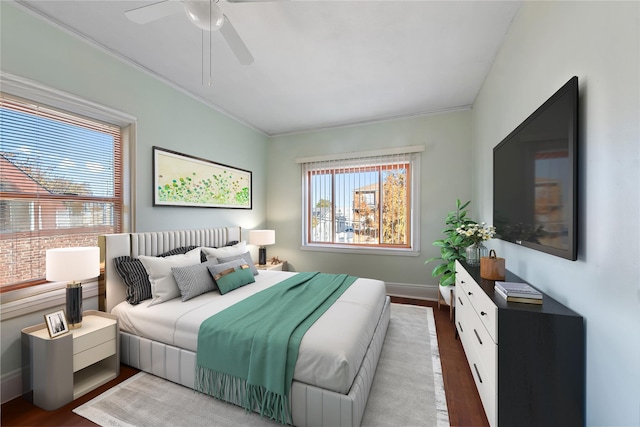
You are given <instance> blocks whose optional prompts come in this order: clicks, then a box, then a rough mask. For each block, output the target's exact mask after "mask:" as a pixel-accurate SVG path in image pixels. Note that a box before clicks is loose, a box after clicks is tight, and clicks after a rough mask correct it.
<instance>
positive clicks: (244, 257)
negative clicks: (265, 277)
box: [218, 252, 258, 276]
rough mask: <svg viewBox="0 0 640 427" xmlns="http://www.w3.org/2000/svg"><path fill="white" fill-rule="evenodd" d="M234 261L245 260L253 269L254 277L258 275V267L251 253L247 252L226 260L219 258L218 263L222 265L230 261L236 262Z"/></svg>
mask: <svg viewBox="0 0 640 427" xmlns="http://www.w3.org/2000/svg"><path fill="white" fill-rule="evenodd" d="M234 260H243V261H244V262H245V263H246V264H247V265H248V266H249V267H250V268H251V272H252V273H253V275H254V276H257V275H258V269H257V268H256V265H255V264H254V263H253V260H252V259H251V253H250V252H245V253H243V254H242V255H234V256H229V257H224V258H218V261H219V262H220V264H222V263H225V262H229V261H234Z"/></svg>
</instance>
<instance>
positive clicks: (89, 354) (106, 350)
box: [73, 337, 116, 372]
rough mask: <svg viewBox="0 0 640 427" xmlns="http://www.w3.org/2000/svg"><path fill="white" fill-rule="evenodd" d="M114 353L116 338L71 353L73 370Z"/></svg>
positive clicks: (82, 367)
mask: <svg viewBox="0 0 640 427" xmlns="http://www.w3.org/2000/svg"><path fill="white" fill-rule="evenodd" d="M114 354H116V340H115V337H114V339H112V340H110V341H107V342H103V343H102V344H98V345H97V346H95V347H92V348H90V349H88V350H85V351H82V352H80V353H76V354H74V355H73V372H77V371H79V370H81V369H84V368H86V367H87V366H89V365H93V364H94V363H96V362H99V361H101V360H102V359H106V358H107V357H109V356H111V355H114Z"/></svg>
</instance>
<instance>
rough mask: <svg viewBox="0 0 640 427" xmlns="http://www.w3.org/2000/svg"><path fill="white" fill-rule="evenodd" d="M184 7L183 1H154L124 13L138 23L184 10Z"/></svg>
mask: <svg viewBox="0 0 640 427" xmlns="http://www.w3.org/2000/svg"><path fill="white" fill-rule="evenodd" d="M183 10H184V7H183V5H182V2H180V1H173V0H166V1H161V2H159V3H153V4H150V5H147V6H142V7H138V8H136V9H131V10H128V11H126V12H125V13H124V14H125V16H126V17H127V18H129V20H131V21H133V22H135V23H136V24H146V23H149V22H153V21H157V20H158V19H160V18H164V17H165V16H169V15H173V14H174V13H178V12H182V11H183Z"/></svg>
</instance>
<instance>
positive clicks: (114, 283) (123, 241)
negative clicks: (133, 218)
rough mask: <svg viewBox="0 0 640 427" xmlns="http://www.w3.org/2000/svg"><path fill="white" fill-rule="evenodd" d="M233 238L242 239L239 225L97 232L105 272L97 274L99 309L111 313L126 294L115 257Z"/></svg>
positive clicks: (219, 241)
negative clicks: (130, 231)
mask: <svg viewBox="0 0 640 427" xmlns="http://www.w3.org/2000/svg"><path fill="white" fill-rule="evenodd" d="M234 240H241V229H240V227H220V228H204V229H199V230H176V231H156V232H148V233H120V234H106V235H103V236H99V238H98V245H99V246H100V263H101V267H102V271H103V272H104V273H103V274H102V275H101V276H100V292H99V293H100V295H101V298H100V302H99V304H100V309H101V310H104V311H106V312H107V313H110V312H111V309H112V308H113V307H115V306H116V305H118V304H119V303H120V302H122V301H124V300H125V298H126V288H125V284H124V283H123V281H122V279H121V278H120V275H119V274H118V272H117V271H116V269H115V267H114V264H113V259H114V258H116V257H119V256H125V255H129V256H131V257H134V258H135V257H138V256H139V255H152V256H154V255H159V254H161V253H164V252H167V251H169V250H171V249H175V248H179V247H181V246H190V245H195V246H215V247H219V246H224V245H225V244H227V242H231V241H234ZM103 296H104V297H103ZM103 298H104V299H103Z"/></svg>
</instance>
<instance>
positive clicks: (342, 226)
mask: <svg viewBox="0 0 640 427" xmlns="http://www.w3.org/2000/svg"><path fill="white" fill-rule="evenodd" d="M416 151H417V150H416ZM371 154H372V153H363V156H362V157H358V156H354V155H350V156H349V158H345V159H340V158H336V157H335V156H331V157H330V158H324V159H319V160H314V159H311V158H309V159H305V160H304V161H302V162H301V163H302V172H303V186H304V188H303V194H304V199H305V200H304V211H305V219H304V223H305V230H304V232H305V238H304V242H303V244H304V245H322V246H324V247H330V246H331V245H335V246H340V247H350V248H354V249H355V248H368V249H371V248H382V249H404V250H407V249H413V242H414V241H415V240H414V239H413V237H412V232H413V228H414V218H413V215H414V213H415V206H414V204H415V201H414V198H416V196H415V194H416V192H415V191H414V188H413V185H414V181H419V179H416V178H415V177H416V175H417V172H418V170H419V161H418V159H419V157H420V154H419V153H418V152H408V153H402V152H395V153H392V154H375V155H371ZM414 169H416V170H414Z"/></svg>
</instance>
